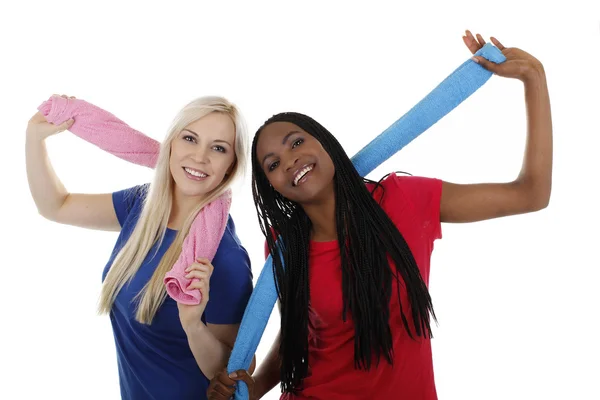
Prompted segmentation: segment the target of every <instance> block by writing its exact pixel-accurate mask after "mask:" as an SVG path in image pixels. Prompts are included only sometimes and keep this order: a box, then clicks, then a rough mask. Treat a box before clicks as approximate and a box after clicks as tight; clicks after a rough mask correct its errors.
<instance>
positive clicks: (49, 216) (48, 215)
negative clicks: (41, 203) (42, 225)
mask: <svg viewBox="0 0 600 400" xmlns="http://www.w3.org/2000/svg"><path fill="white" fill-rule="evenodd" d="M37 211H38V215H40V216H41V217H43V218H44V219H46V220H48V221H51V222H57V219H58V218H57V213H56V212H54V211H51V210H46V209H43V208H41V207H38V208H37Z"/></svg>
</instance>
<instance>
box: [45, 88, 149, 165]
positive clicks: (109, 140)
mask: <svg viewBox="0 0 600 400" xmlns="http://www.w3.org/2000/svg"><path fill="white" fill-rule="evenodd" d="M38 110H39V111H40V112H41V113H42V114H43V115H44V116H45V117H46V120H47V121H48V122H51V123H53V124H55V125H59V124H62V123H63V122H65V121H67V120H69V119H71V118H73V119H74V120H75V121H74V123H73V125H72V126H71V128H70V129H69V130H70V131H71V132H72V133H73V134H75V135H77V136H79V137H80V138H82V139H84V140H86V141H88V142H90V143H92V144H94V145H96V146H97V147H99V148H101V149H102V150H104V151H107V152H109V153H111V154H113V155H115V156H117V157H119V158H122V159H123V160H126V161H129V162H132V163H134V164H138V165H143V166H145V167H150V168H154V167H155V166H156V161H157V160H158V153H159V152H160V143H159V142H157V141H156V140H154V139H152V138H150V137H148V136H146V135H144V134H143V133H141V132H139V131H137V130H135V129H133V128H132V127H130V126H129V125H127V124H126V123H125V122H123V121H121V120H120V119H119V118H117V117H115V116H114V115H113V114H111V113H109V112H108V111H104V110H103V109H101V108H100V107H96V106H94V105H92V104H90V103H88V102H86V101H84V100H80V99H67V98H64V97H61V96H52V97H50V99H49V100H47V101H45V102H43V103H42V104H41V105H40V106H39V107H38Z"/></svg>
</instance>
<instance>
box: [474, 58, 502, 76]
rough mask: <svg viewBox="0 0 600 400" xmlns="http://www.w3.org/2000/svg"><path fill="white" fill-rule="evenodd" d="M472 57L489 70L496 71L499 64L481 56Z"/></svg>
mask: <svg viewBox="0 0 600 400" xmlns="http://www.w3.org/2000/svg"><path fill="white" fill-rule="evenodd" d="M471 59H472V60H473V61H475V62H476V63H478V64H479V65H481V66H482V67H483V68H485V69H487V70H488V71H490V72H493V73H496V69H497V64H495V63H493V62H491V61H488V60H486V59H485V58H483V57H481V56H475V57H472V58H471Z"/></svg>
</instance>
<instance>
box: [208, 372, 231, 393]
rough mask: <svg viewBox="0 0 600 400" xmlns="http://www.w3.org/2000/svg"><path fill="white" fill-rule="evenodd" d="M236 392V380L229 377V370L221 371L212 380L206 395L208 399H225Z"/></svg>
mask: <svg viewBox="0 0 600 400" xmlns="http://www.w3.org/2000/svg"><path fill="white" fill-rule="evenodd" d="M234 393H235V381H234V380H232V379H231V378H229V376H228V375H227V370H223V371H221V372H219V373H218V374H217V375H215V377H214V378H213V379H212V380H211V381H210V384H209V385H208V389H207V391H206V395H207V397H208V399H214V400H217V399H218V400H225V399H229V398H231V396H233V394H234Z"/></svg>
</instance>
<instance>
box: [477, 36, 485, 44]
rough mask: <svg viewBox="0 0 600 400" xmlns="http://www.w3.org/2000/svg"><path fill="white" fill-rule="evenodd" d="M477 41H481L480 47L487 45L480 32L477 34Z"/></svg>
mask: <svg viewBox="0 0 600 400" xmlns="http://www.w3.org/2000/svg"><path fill="white" fill-rule="evenodd" d="M477 43H479V47H483V46H485V40H484V39H483V36H481V35H480V34H479V33H478V34H477Z"/></svg>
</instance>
